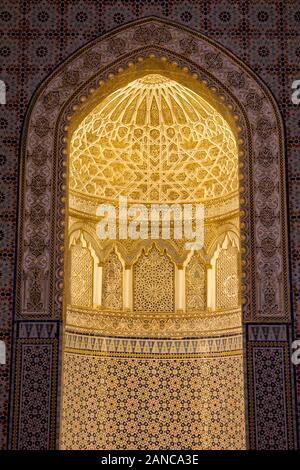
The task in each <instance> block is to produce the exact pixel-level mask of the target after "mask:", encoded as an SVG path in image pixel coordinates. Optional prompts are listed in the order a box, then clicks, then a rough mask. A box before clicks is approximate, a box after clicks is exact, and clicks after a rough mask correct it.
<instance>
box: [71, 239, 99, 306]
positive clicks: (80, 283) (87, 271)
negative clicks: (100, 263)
mask: <svg viewBox="0 0 300 470" xmlns="http://www.w3.org/2000/svg"><path fill="white" fill-rule="evenodd" d="M70 252H71V253H70V259H71V276H70V283H71V286H70V291H71V304H72V305H78V306H82V307H92V306H93V284H94V260H93V257H92V255H91V253H90V250H89V249H88V248H87V247H83V246H82V245H81V244H80V243H77V244H75V245H72V246H71V248H70Z"/></svg>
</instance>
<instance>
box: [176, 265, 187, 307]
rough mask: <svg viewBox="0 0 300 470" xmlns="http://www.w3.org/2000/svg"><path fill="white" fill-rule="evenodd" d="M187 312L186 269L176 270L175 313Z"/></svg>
mask: <svg viewBox="0 0 300 470" xmlns="http://www.w3.org/2000/svg"><path fill="white" fill-rule="evenodd" d="M184 310H185V269H184V268H183V267H180V268H178V267H177V266H176V268H175V311H176V312H177V311H181V312H184Z"/></svg>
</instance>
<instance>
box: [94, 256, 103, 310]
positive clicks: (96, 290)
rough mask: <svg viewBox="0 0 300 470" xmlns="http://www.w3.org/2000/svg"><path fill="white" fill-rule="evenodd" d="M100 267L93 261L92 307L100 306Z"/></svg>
mask: <svg viewBox="0 0 300 470" xmlns="http://www.w3.org/2000/svg"><path fill="white" fill-rule="evenodd" d="M102 269H103V268H102V265H101V264H98V263H97V261H94V285H93V303H94V307H101V305H102Z"/></svg>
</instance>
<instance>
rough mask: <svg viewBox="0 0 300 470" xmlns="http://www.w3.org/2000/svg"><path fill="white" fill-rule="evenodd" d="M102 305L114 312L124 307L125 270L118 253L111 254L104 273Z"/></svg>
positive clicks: (105, 264) (104, 267)
mask: <svg viewBox="0 0 300 470" xmlns="http://www.w3.org/2000/svg"><path fill="white" fill-rule="evenodd" d="M102 273H103V274H102V275H103V279H102V305H103V307H105V308H109V309H113V310H122V307H123V294H122V289H123V282H122V281H123V268H122V263H121V261H120V260H119V258H118V255H117V254H116V253H114V252H113V253H111V254H110V255H109V257H108V259H107V260H106V262H105V263H104V266H103V271H102Z"/></svg>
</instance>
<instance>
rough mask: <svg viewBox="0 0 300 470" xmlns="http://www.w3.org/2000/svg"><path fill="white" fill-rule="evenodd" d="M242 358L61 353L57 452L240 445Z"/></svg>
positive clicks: (242, 425)
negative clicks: (61, 389)
mask: <svg viewBox="0 0 300 470" xmlns="http://www.w3.org/2000/svg"><path fill="white" fill-rule="evenodd" d="M243 416H244V397H243V359H242V354H241V353H240V352H239V353H236V354H232V355H228V356H226V355H217V356H214V357H195V358H188V357H187V358H174V359H171V358H170V359H156V358H155V359H153V358H152V359H149V358H136V357H101V356H97V355H87V354H74V353H68V352H66V353H65V359H64V383H63V403H62V422H63V426H62V429H61V434H62V435H61V449H122V450H125V449H145V450H146V449H243V448H245V423H244V418H243Z"/></svg>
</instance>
